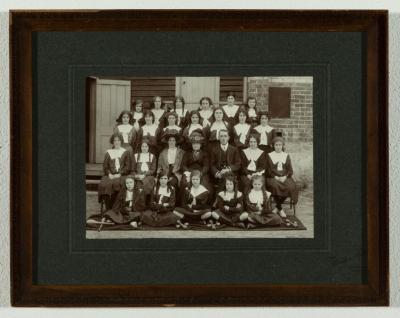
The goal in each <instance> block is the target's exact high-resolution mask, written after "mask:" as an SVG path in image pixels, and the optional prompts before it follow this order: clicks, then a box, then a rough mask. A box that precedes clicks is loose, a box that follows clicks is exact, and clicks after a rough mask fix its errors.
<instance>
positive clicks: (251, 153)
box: [243, 147, 263, 161]
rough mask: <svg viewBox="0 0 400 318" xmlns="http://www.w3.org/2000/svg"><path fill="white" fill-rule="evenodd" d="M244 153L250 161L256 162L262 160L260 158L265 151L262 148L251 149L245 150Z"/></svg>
mask: <svg viewBox="0 0 400 318" xmlns="http://www.w3.org/2000/svg"><path fill="white" fill-rule="evenodd" d="M243 152H244V154H245V155H246V158H247V159H248V160H254V161H256V160H257V159H258V158H260V156H261V155H262V154H263V151H262V150H261V149H260V148H257V149H254V150H253V149H251V148H250V147H249V148H246V149H244V150H243Z"/></svg>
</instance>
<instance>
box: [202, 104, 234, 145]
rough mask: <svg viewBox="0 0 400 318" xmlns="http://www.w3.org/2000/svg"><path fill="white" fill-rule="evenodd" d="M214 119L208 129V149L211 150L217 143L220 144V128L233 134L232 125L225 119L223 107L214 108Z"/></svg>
mask: <svg viewBox="0 0 400 318" xmlns="http://www.w3.org/2000/svg"><path fill="white" fill-rule="evenodd" d="M213 118H214V120H213V122H212V124H211V125H210V127H208V129H207V130H206V138H207V139H208V146H207V148H208V150H209V151H211V150H212V148H214V147H215V146H216V145H219V132H220V130H227V131H228V134H229V135H231V127H230V126H229V124H228V122H226V121H225V120H224V112H223V110H222V108H220V107H216V108H215V109H214V116H213ZM231 140H232V139H231Z"/></svg>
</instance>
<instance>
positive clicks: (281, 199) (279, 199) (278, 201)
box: [274, 195, 286, 210]
mask: <svg viewBox="0 0 400 318" xmlns="http://www.w3.org/2000/svg"><path fill="white" fill-rule="evenodd" d="M274 199H275V203H276V208H277V209H279V210H282V203H283V202H284V201H285V199H286V198H285V197H281V196H277V195H276V196H274Z"/></svg>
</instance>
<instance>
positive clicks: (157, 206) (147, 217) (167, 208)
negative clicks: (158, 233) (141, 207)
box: [141, 172, 187, 228]
mask: <svg viewBox="0 0 400 318" xmlns="http://www.w3.org/2000/svg"><path fill="white" fill-rule="evenodd" d="M175 199H176V191H175V189H174V187H171V186H169V185H168V175H167V174H166V173H165V172H161V173H160V174H159V175H158V183H157V185H156V186H155V188H154V190H153V191H152V194H151V200H150V202H151V203H150V210H146V211H144V212H143V214H142V219H141V221H142V222H143V223H145V224H147V225H150V226H156V227H157V226H169V225H176V226H178V227H180V226H182V227H183V228H187V225H185V224H183V223H182V222H181V221H180V220H181V219H182V216H180V215H177V214H175V213H174V212H173V211H174V208H175Z"/></svg>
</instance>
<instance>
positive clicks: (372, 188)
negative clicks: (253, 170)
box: [10, 10, 389, 306]
mask: <svg viewBox="0 0 400 318" xmlns="http://www.w3.org/2000/svg"><path fill="white" fill-rule="evenodd" d="M182 29H185V30H187V31H196V30H209V31H243V32H246V31H265V32H267V31H278V32H280V31H288V32H307V31H328V32H331V31H332V32H337V31H340V32H349V31H363V32H365V34H366V37H367V47H366V56H367V69H366V72H365V78H366V85H367V89H366V92H367V93H366V96H365V103H366V107H367V110H366V117H365V120H366V127H367V133H366V136H365V137H366V140H367V149H368V150H367V158H366V160H367V174H366V183H367V186H366V197H365V203H366V204H365V206H366V209H367V222H366V226H367V233H368V234H367V236H368V239H367V241H368V244H367V245H368V246H367V251H368V252H367V253H368V256H367V263H368V270H367V276H368V279H367V283H366V284H362V285H337V284H335V285H328V284H324V285H262V284H254V285H196V286H193V285H151V286H146V285H136V286H127V285H90V286H89V285H35V284H34V283H33V258H34V252H33V251H34V237H33V234H32V233H33V230H32V229H33V227H34V226H35V224H34V222H33V201H34V197H33V191H32V189H33V175H34V169H35V168H34V167H33V166H32V160H31V159H32V151H33V138H32V133H33V127H32V85H33V84H32V81H33V79H32V69H33V60H32V33H33V32H35V31H69V32H79V31H116V30H117V31H121V30H125V31H127V30H148V31H151V30H176V31H177V30H182ZM387 29H388V15H387V11H317V10H316V11H279V10H278V11H261V10H257V11H251V10H250V11H242V10H240V11H224V10H219V11H204V10H199V11H197V10H196V11H192V10H180V11H170V10H164V11H152V10H148V11H147V10H145V11H117V10H115V11H46V12H43V11H12V12H11V13H10V36H11V45H10V49H11V54H10V56H11V62H10V63H11V74H10V75H11V84H12V85H11V244H12V246H11V274H12V304H13V306H196V305H206V306H221V305H224V306H239V305H241V306H261V305H274V306H277V305H279V306H282V305H290V306H306V305H318V306H321V305H326V306H328V305H329V306H332V305H335V306H339V305H340V306H349V305H351V306H361V305H371V306H387V305H388V299H389V296H388V295H389V291H388V288H389V284H388V250H389V249H388V131H387V127H388V125H387V122H388V120H387V116H388V66H387V59H388V58H387V52H388V50H387V48H388V39H387V33H388V31H387Z"/></svg>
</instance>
